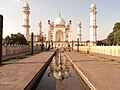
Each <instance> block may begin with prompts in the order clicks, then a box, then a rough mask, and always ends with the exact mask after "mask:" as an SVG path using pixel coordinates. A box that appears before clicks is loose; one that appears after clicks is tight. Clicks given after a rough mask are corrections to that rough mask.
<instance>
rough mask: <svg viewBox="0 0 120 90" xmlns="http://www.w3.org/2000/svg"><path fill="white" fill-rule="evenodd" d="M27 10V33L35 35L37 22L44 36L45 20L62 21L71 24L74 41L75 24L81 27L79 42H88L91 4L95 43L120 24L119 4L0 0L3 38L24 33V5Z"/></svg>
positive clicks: (111, 0) (113, 0)
mask: <svg viewBox="0 0 120 90" xmlns="http://www.w3.org/2000/svg"><path fill="white" fill-rule="evenodd" d="M26 1H27V2H28V4H29V6H30V26H31V27H30V33H31V32H33V33H34V34H36V33H38V21H40V20H41V22H42V30H43V32H44V34H46V35H47V32H48V24H47V22H48V20H51V22H54V21H55V19H56V18H58V15H59V12H60V13H61V17H62V18H63V19H64V20H65V21H66V22H68V21H69V20H71V21H72V39H73V40H75V39H76V37H77V36H76V35H77V22H78V21H80V22H81V24H82V28H81V32H82V40H83V41H86V40H89V35H90V29H89V24H90V23H89V21H90V16H89V12H90V11H89V10H90V5H91V4H92V3H95V4H96V7H97V26H98V28H97V39H98V40H102V39H105V38H107V36H108V34H109V33H110V32H112V29H113V26H114V24H115V23H116V22H119V21H120V10H119V8H120V5H119V4H120V0H0V14H2V15H3V17H4V21H3V22H4V27H3V37H6V36H7V35H10V34H12V33H13V34H15V33H18V32H20V33H22V34H23V33H24V30H23V27H22V21H23V5H24V3H25V2H26Z"/></svg>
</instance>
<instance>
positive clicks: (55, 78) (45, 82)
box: [36, 51, 86, 90]
mask: <svg viewBox="0 0 120 90" xmlns="http://www.w3.org/2000/svg"><path fill="white" fill-rule="evenodd" d="M36 90H86V88H85V86H84V84H83V82H82V81H81V80H80V78H79V75H78V74H77V72H76V71H75V70H74V68H73V66H72V65H71V63H70V62H69V60H68V58H67V57H66V56H65V54H64V52H61V51H59V52H58V54H57V55H56V56H55V57H54V58H53V60H52V62H51V64H50V65H49V67H48V68H47V70H46V72H45V74H44V76H43V77H42V79H41V81H40V83H39V85H38V87H37V89H36Z"/></svg>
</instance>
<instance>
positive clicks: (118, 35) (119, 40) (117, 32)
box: [107, 22, 120, 45]
mask: <svg viewBox="0 0 120 90" xmlns="http://www.w3.org/2000/svg"><path fill="white" fill-rule="evenodd" d="M107 44H108V45H117V44H118V45H120V22H116V23H115V25H114V27H113V31H112V32H111V33H110V34H109V35H108V37H107Z"/></svg>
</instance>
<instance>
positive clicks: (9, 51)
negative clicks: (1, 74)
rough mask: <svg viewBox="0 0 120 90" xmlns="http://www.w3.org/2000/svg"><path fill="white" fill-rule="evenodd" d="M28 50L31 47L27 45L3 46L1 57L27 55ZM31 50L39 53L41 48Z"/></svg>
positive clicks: (35, 47)
mask: <svg viewBox="0 0 120 90" xmlns="http://www.w3.org/2000/svg"><path fill="white" fill-rule="evenodd" d="M30 48H31V47H30V46H29V45H3V49H2V53H3V56H7V55H14V54H19V53H27V52H30ZM33 50H34V51H40V50H41V46H34V47H33Z"/></svg>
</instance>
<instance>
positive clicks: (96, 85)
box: [66, 52, 120, 90]
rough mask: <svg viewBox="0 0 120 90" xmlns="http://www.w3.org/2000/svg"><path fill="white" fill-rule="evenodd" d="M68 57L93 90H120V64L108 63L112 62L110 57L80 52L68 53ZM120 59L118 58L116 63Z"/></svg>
mask: <svg viewBox="0 0 120 90" xmlns="http://www.w3.org/2000/svg"><path fill="white" fill-rule="evenodd" d="M66 55H67V57H68V58H69V59H70V61H71V62H72V63H73V66H74V68H76V70H77V71H78V73H79V74H80V75H81V77H82V78H83V79H84V80H85V81H86V82H87V84H88V85H89V86H90V87H91V89H92V90H120V66H119V65H120V63H119V65H116V64H113V63H114V62H112V61H110V62H106V61H105V60H107V61H108V60H110V58H109V57H108V55H102V54H101V55H100V56H99V55H97V56H96V54H94V53H92V55H89V54H88V55H87V54H80V53H78V52H66ZM101 57H103V58H101ZM111 57H112V56H111ZM107 58H108V59H107ZM103 59H104V60H103ZM118 59H119V57H116V61H117V60H118ZM114 60H115V58H114Z"/></svg>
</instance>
